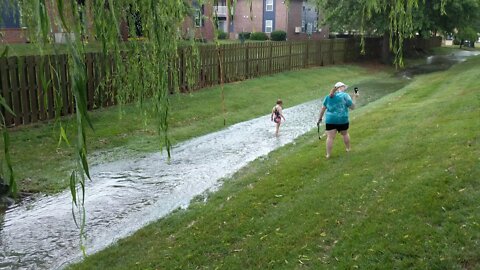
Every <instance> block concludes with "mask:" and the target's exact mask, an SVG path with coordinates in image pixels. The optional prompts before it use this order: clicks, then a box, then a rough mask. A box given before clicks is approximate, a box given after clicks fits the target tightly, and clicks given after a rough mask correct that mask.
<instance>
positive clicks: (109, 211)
mask: <svg viewBox="0 0 480 270" xmlns="http://www.w3.org/2000/svg"><path fill="white" fill-rule="evenodd" d="M478 54H480V52H466V53H462V52H458V53H455V54H452V55H447V56H435V57H429V58H428V59H427V63H426V64H425V67H429V68H430V69H431V68H432V67H438V66H441V67H442V69H446V68H448V67H450V66H451V65H453V63H456V62H459V61H463V60H464V59H466V58H467V57H469V56H473V55H478ZM417 70H425V68H419V69H417ZM404 72H410V73H408V74H407V73H405V74H406V75H405V77H408V76H412V75H415V74H419V73H425V72H418V73H416V71H415V69H409V70H405V71H404ZM319 107H320V100H315V101H311V102H307V103H304V104H301V105H298V106H295V107H291V108H287V109H285V110H284V114H285V117H286V118H287V122H286V123H285V124H283V125H282V128H281V131H280V133H281V135H280V137H279V138H276V137H275V136H274V125H273V123H272V122H271V121H270V116H269V115H268V116H263V117H259V118H256V119H253V120H250V121H246V122H242V123H239V124H236V125H233V126H231V127H229V128H227V129H225V130H222V131H218V132H215V133H211V134H208V135H205V136H202V137H199V138H195V139H192V140H189V141H186V142H184V143H181V144H178V145H177V146H175V147H174V148H173V150H172V159H171V161H170V162H167V159H166V155H165V154H164V153H156V154H150V155H147V156H145V157H142V158H137V159H133V160H119V161H116V162H111V163H105V164H97V165H95V166H93V167H92V168H91V175H92V181H89V182H88V186H87V188H86V190H87V194H86V199H85V207H86V211H87V224H86V229H87V237H88V238H87V241H86V243H85V245H86V248H87V253H88V254H91V253H94V252H97V251H99V250H101V249H103V248H105V247H106V246H108V245H110V244H112V243H114V242H116V241H117V240H118V239H120V238H124V237H126V236H128V235H131V234H132V233H134V232H135V231H136V230H138V229H140V228H142V227H143V226H145V225H146V224H148V223H150V222H152V221H155V220H157V219H159V218H161V217H163V216H165V215H167V214H168V213H170V212H171V211H173V210H175V209H177V208H179V207H180V208H184V207H186V206H188V204H189V202H190V200H191V199H192V198H194V197H195V196H197V195H199V194H202V193H204V192H206V191H208V190H215V189H216V188H217V187H218V186H220V185H221V183H222V181H221V180H222V179H224V178H226V177H229V176H231V175H232V174H233V173H235V172H236V171H238V170H239V169H240V168H242V167H243V166H245V165H247V164H248V163H249V162H251V161H253V160H255V159H257V158H258V157H261V156H264V155H267V154H268V153H269V152H271V151H273V150H275V149H277V148H279V147H281V146H284V145H285V144H288V143H291V142H293V141H294V140H295V138H297V137H299V136H301V135H303V134H305V133H306V132H308V131H310V130H312V129H313V128H315V123H316V120H317V117H318V110H319ZM315 136H316V134H315ZM319 154H320V153H319ZM93 163H95V161H93ZM71 204H72V203H71V195H70V193H69V192H67V191H65V192H63V193H61V194H58V195H55V196H44V197H39V198H33V199H31V200H29V201H24V202H22V203H21V204H18V205H14V206H13V207H11V208H9V209H7V211H6V213H5V215H4V216H3V221H2V216H1V215H0V225H1V224H2V222H3V225H2V226H0V269H2V270H3V269H59V268H63V267H65V266H67V265H68V264H69V263H72V262H74V261H78V260H80V259H81V258H82V254H81V250H80V247H79V244H80V243H79V230H78V229H77V228H76V226H75V224H74V221H73V218H72V213H71V209H72V208H71Z"/></svg>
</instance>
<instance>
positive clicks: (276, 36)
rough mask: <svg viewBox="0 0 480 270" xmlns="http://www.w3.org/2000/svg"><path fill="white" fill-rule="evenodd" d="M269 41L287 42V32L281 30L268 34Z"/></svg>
mask: <svg viewBox="0 0 480 270" xmlns="http://www.w3.org/2000/svg"><path fill="white" fill-rule="evenodd" d="M270 39H271V40H273V41H285V40H287V32H285V31H283V30H275V31H273V32H272V33H271V34H270Z"/></svg>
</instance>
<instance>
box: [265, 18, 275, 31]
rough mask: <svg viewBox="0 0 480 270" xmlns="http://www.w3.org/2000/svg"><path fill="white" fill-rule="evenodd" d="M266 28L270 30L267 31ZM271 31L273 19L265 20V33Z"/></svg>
mask: <svg viewBox="0 0 480 270" xmlns="http://www.w3.org/2000/svg"><path fill="white" fill-rule="evenodd" d="M268 28H270V31H268ZM271 32H273V20H265V33H271Z"/></svg>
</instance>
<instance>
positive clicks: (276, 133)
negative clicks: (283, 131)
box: [275, 122, 280, 137]
mask: <svg viewBox="0 0 480 270" xmlns="http://www.w3.org/2000/svg"><path fill="white" fill-rule="evenodd" d="M276 124H277V125H276V128H275V136H277V137H278V131H279V130H280V122H278V123H276Z"/></svg>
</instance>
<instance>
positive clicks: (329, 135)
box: [325, 129, 337, 158]
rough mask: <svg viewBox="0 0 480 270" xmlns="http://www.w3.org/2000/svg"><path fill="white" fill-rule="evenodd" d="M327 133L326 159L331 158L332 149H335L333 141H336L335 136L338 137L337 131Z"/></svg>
mask: <svg viewBox="0 0 480 270" xmlns="http://www.w3.org/2000/svg"><path fill="white" fill-rule="evenodd" d="M325 133H327V142H326V145H327V155H326V158H329V157H330V154H331V153H332V148H333V140H335V136H336V135H337V130H336V129H332V130H327V131H325Z"/></svg>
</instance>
